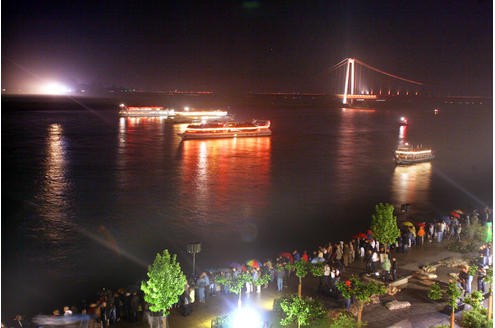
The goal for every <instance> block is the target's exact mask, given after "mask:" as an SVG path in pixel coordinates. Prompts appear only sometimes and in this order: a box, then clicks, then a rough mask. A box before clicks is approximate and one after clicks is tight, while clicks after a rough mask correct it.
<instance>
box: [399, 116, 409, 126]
mask: <svg viewBox="0 0 495 328" xmlns="http://www.w3.org/2000/svg"><path fill="white" fill-rule="evenodd" d="M407 124H408V123H407V118H405V117H404V116H402V117H401V118H400V120H399V125H400V126H407Z"/></svg>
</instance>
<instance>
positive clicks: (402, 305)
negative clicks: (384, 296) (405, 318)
mask: <svg viewBox="0 0 495 328" xmlns="http://www.w3.org/2000/svg"><path fill="white" fill-rule="evenodd" d="M385 306H386V307H387V309H389V310H391V311H392V310H399V309H406V308H408V307H410V306H411V303H409V302H407V301H403V302H401V301H397V300H393V301H391V302H387V303H386V304H385Z"/></svg>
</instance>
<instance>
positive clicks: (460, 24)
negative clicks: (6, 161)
mask: <svg viewBox="0 0 495 328" xmlns="http://www.w3.org/2000/svg"><path fill="white" fill-rule="evenodd" d="M492 16H493V8H492V1H490V0H480V1H476V0H460V1H446V0H434V1H369V0H363V1H352V0H351V1H349V0H346V1H329V0H324V1H304V0H300V1H262V0H260V1H234V0H232V1H153V2H151V1H103V0H102V1H88V0H86V1H77V0H70V1H39V0H38V1H29V0H27V1H13V0H10V1H2V88H3V89H6V90H7V92H9V91H10V92H13V91H14V92H15V91H16V90H20V89H22V90H23V91H29V90H34V89H35V88H36V87H37V85H39V84H40V83H44V82H45V81H48V80H57V81H61V82H63V83H67V84H71V85H79V84H91V85H99V86H122V87H127V88H136V89H139V90H174V89H181V90H211V91H216V92H231V91H246V92H247V91H291V92H292V91H298V92H328V81H329V74H330V67H332V66H333V65H334V64H336V63H338V62H339V61H340V60H342V59H344V58H347V57H355V58H358V59H360V60H362V61H364V62H366V63H368V64H370V65H372V66H375V67H378V68H380V69H383V70H385V71H387V72H391V73H394V74H397V75H400V76H403V77H406V78H409V79H412V80H416V81H421V82H424V83H426V84H428V85H434V86H441V87H442V88H443V89H444V90H447V92H450V93H457V94H459V93H462V94H464V95H483V96H489V95H491V92H492V59H493V51H492V45H493V34H492V33H493V20H492Z"/></svg>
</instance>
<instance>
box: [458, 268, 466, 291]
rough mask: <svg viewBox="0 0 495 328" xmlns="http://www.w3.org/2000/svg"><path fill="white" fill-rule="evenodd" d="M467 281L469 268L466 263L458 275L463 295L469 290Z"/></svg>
mask: <svg viewBox="0 0 495 328" xmlns="http://www.w3.org/2000/svg"><path fill="white" fill-rule="evenodd" d="M467 281H468V268H467V266H466V265H464V266H463V267H462V268H461V271H460V272H459V276H458V282H459V285H460V287H461V288H462V292H463V293H462V294H463V296H464V295H465V293H466V291H467Z"/></svg>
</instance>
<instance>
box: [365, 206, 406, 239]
mask: <svg viewBox="0 0 495 328" xmlns="http://www.w3.org/2000/svg"><path fill="white" fill-rule="evenodd" d="M371 231H373V238H374V239H375V240H377V241H379V242H380V243H382V244H385V245H390V244H392V243H395V242H396V240H397V238H398V237H399V236H400V229H399V227H398V225H397V218H396V217H395V216H394V206H393V205H391V204H388V203H387V204H383V203H379V204H377V205H376V206H375V213H374V214H373V215H372V216H371Z"/></svg>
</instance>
